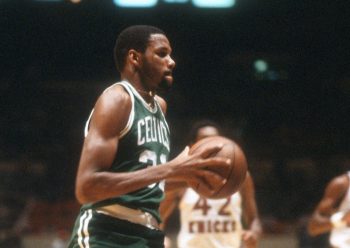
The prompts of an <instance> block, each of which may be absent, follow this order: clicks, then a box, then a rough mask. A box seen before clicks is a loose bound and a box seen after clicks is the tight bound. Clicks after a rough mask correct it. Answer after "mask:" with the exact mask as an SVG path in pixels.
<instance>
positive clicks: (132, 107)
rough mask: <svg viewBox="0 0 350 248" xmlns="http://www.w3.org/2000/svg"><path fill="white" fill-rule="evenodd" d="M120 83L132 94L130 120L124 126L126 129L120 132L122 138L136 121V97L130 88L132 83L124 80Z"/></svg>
mask: <svg viewBox="0 0 350 248" xmlns="http://www.w3.org/2000/svg"><path fill="white" fill-rule="evenodd" d="M117 84H119V85H122V86H123V88H124V89H125V90H126V91H127V92H128V94H129V95H130V98H131V111H130V115H129V119H128V122H127V124H126V126H125V127H124V129H123V130H122V131H121V132H120V134H119V138H122V137H123V136H125V135H126V134H127V133H128V132H129V131H130V129H131V127H132V123H133V122H134V117H135V99H134V95H133V94H132V91H131V90H130V86H131V85H130V84H129V83H128V82H127V81H122V82H120V83H117Z"/></svg>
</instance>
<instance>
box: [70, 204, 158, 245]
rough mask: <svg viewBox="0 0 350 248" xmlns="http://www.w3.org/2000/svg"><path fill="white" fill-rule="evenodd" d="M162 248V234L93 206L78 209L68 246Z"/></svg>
mask: <svg viewBox="0 0 350 248" xmlns="http://www.w3.org/2000/svg"><path fill="white" fill-rule="evenodd" d="M112 247H113V248H121V247H123V248H164V233H163V232H162V231H160V230H156V229H150V228H148V227H146V226H143V225H139V224H134V223H131V222H129V221H125V220H121V219H117V218H114V217H111V216H108V215H105V214H102V213H97V212H96V211H95V210H93V209H87V210H81V211H80V214H79V216H78V218H77V220H76V222H75V225H74V229H73V233H72V237H71V240H70V242H69V245H68V248H112Z"/></svg>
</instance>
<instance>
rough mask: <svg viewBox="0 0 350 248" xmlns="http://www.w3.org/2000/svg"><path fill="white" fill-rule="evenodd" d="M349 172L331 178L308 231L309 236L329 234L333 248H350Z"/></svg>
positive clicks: (310, 221)
mask: <svg viewBox="0 0 350 248" xmlns="http://www.w3.org/2000/svg"><path fill="white" fill-rule="evenodd" d="M349 182H350V171H349V172H347V173H344V174H342V175H339V176H337V177H335V178H333V179H332V180H331V181H330V182H329V183H328V185H327V187H326V189H325V191H324V195H323V198H322V199H321V201H320V202H319V204H318V205H317V207H316V209H315V211H314V213H313V214H312V216H311V218H310V220H309V224H308V231H309V234H310V235H311V236H317V235H320V234H323V233H327V232H330V244H331V245H332V247H334V248H350V190H349V188H350V183H349Z"/></svg>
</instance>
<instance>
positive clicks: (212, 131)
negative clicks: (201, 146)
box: [196, 126, 219, 141]
mask: <svg viewBox="0 0 350 248" xmlns="http://www.w3.org/2000/svg"><path fill="white" fill-rule="evenodd" d="M216 135H219V131H218V130H217V129H216V128H215V127H212V126H205V127H201V128H199V129H198V131H197V136H196V141H198V140H201V139H204V138H206V137H210V136H216Z"/></svg>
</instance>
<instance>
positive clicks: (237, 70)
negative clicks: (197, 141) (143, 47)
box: [0, 0, 350, 248]
mask: <svg viewBox="0 0 350 248" xmlns="http://www.w3.org/2000/svg"><path fill="white" fill-rule="evenodd" d="M120 2H123V1H120ZM126 2H128V1H126ZM136 2H137V1H136ZM140 2H142V1H140ZM144 2H153V3H154V5H153V6H150V7H147V8H146V7H142V8H136V7H133V8H130V7H122V6H117V4H118V1H112V0H100V1H93V0H80V1H79V0H74V1H73V0H71V1H68V0H40V1H38V0H37V1H35V0H27V1H17V0H0V30H1V32H0V34H1V39H0V47H1V48H0V56H1V60H0V61H1V62H0V66H1V67H0V69H1V73H0V96H1V97H0V109H1V118H0V129H1V135H0V247H21V246H20V245H19V243H20V242H22V246H23V243H25V242H28V239H27V241H26V237H27V238H28V237H32V239H34V240H35V237H37V236H40V234H45V235H46V237H48V236H49V237H51V238H50V240H51V241H52V243H51V246H52V247H60V244H61V245H62V243H60V242H63V244H64V242H65V240H66V239H67V237H69V234H70V231H71V227H72V224H73V221H74V218H75V216H76V213H77V212H78V211H79V205H78V204H77V202H76V201H75V198H74V180H75V174H76V169H77V164H78V160H79V155H80V149H81V145H82V142H83V128H84V124H85V121H86V119H87V117H88V115H89V112H90V110H91V109H92V108H93V104H94V103H95V100H96V99H97V97H98V95H99V94H100V93H101V92H102V90H103V89H104V88H105V87H107V86H108V85H110V84H112V83H114V82H116V81H118V80H119V75H118V73H117V71H116V69H115V67H114V62H113V53H112V50H113V46H114V42H115V39H116V36H117V34H118V33H119V31H121V30H122V29H123V28H125V27H126V26H129V25H132V24H150V25H155V26H158V27H160V28H161V29H163V30H164V31H165V32H166V33H167V35H168V37H169V38H170V41H171V43H172V46H173V57H174V58H175V60H176V62H177V67H176V70H175V73H174V78H175V83H174V86H173V88H172V89H171V90H170V92H168V93H167V94H165V95H164V97H165V98H166V99H167V100H168V122H169V124H170V129H171V132H172V146H173V155H175V154H177V153H178V152H179V151H180V150H182V149H183V147H184V146H185V145H186V142H187V140H188V139H187V136H186V135H187V134H188V132H189V129H190V127H191V124H192V123H193V122H194V121H196V120H198V119H203V118H205V119H208V118H209V119H212V120H214V121H217V122H219V123H220V124H221V125H222V126H223V129H224V132H225V134H226V135H227V136H229V137H231V138H233V139H235V140H236V141H237V142H238V143H239V144H240V145H241V146H242V148H243V149H244V151H245V152H246V155H247V158H248V162H249V167H250V171H251V173H252V175H253V178H254V180H255V183H256V197H257V202H258V207H259V212H260V214H261V217H262V221H263V224H264V231H265V235H266V236H269V235H270V236H271V235H272V236H273V235H282V234H288V233H289V234H290V233H292V234H293V235H294V236H295V237H296V240H297V241H296V243H297V244H299V247H303V246H302V243H303V242H306V243H307V242H308V241H307V240H309V239H310V238H309V237H307V234H306V233H305V231H304V228H305V223H306V221H307V218H308V216H309V214H310V213H311V211H312V210H313V208H314V207H315V204H316V203H317V201H318V200H319V199H320V197H321V195H322V192H323V190H324V187H325V185H326V183H327V182H328V181H329V180H330V179H331V178H332V177H334V176H335V175H338V174H340V173H343V172H345V171H346V170H349V169H350V153H349V152H350V146H349V138H350V128H349V124H350V115H349V113H350V70H349V66H350V43H349V42H348V39H347V37H348V33H349V26H350V18H349V15H348V12H347V11H346V10H347V9H349V7H350V4H349V2H348V1H329V0H328V1H326V0H319V1H317V2H314V1H291V0H282V1H258V0H237V1H228V2H229V3H230V4H229V5H228V6H227V8H223V7H221V8H212V7H208V6H204V7H203V6H201V5H195V4H194V3H195V2H201V1H190V0H188V1H186V0H181V1H180V0H177V1H176V0H172V1H171V0H159V1H144ZM204 2H205V1H204ZM207 2H208V1H207ZM209 2H213V1H209ZM214 2H215V1H214ZM217 2H224V1H217ZM174 229H175V228H174ZM50 235H52V236H50ZM6 242H10V243H6ZM11 242H12V243H11ZM310 242H311V241H310ZM8 244H11V245H10V246H9V245H8ZM17 245H18V246H17ZM286 245H287V244H286ZM23 247H25V245H24V246H23ZM27 247H29V245H27ZM36 247H38V243H36ZM44 247H50V246H49V245H45V246H44ZM63 247H64V246H63ZM270 247H272V246H270ZM276 247H278V246H276ZM284 247H287V246H284ZM304 247H312V246H304ZM315 247H318V248H319V247H320V246H315Z"/></svg>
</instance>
